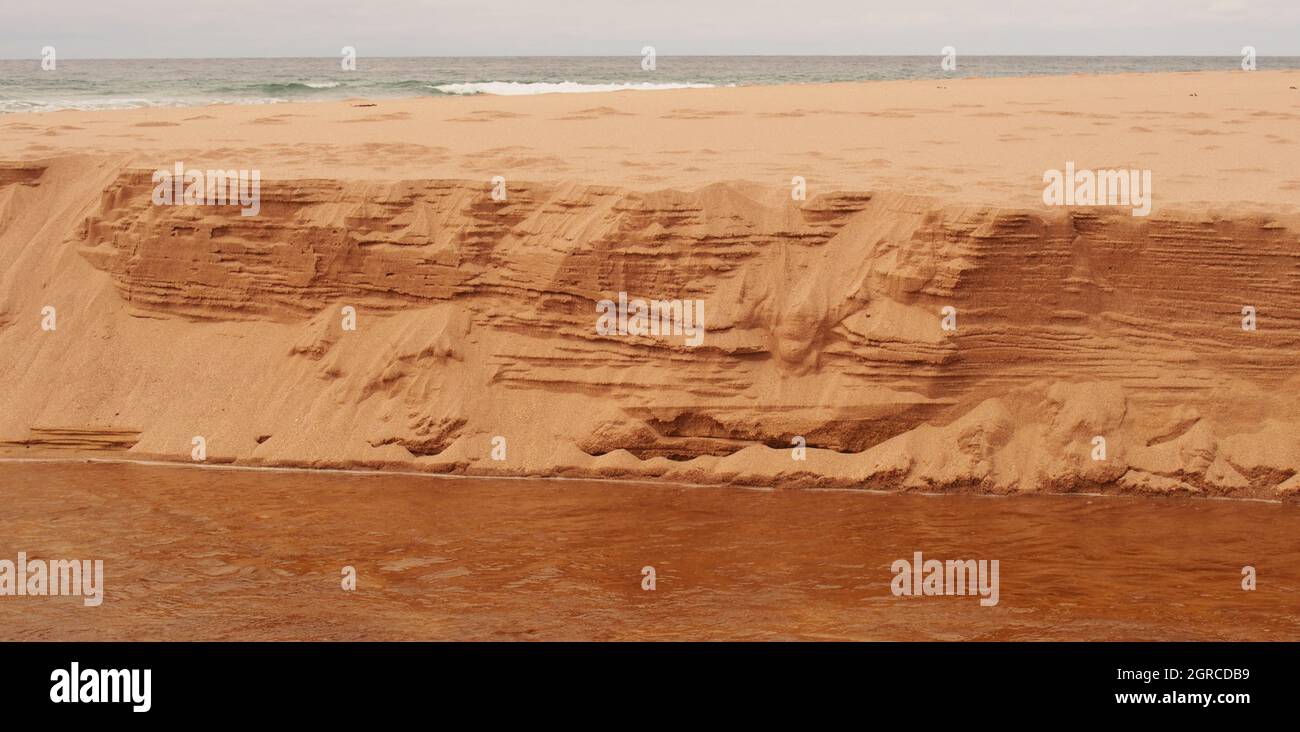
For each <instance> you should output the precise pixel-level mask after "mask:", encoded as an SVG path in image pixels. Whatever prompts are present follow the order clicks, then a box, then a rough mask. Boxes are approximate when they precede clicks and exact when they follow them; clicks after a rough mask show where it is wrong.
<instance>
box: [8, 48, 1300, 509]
mask: <svg viewBox="0 0 1300 732" xmlns="http://www.w3.org/2000/svg"><path fill="white" fill-rule="evenodd" d="M1298 86H1300V72H1283V71H1277V72H1270V71H1259V72H1252V73H1246V72H1234V73H1227V72H1225V73H1186V74H1134V75H1123V76H1106V77H1086V76H1073V77H1049V78H1005V79H962V80H942V81H934V80H926V81H897V82H873V83H861V84H829V85H808V86H786V87H737V88H717V89H695V90H675V91H658V92H620V93H608V94H562V95H546V96H533V97H465V98H427V99H409V100H374V101H369V102H367V101H362V100H354V101H348V102H337V103H336V102H328V103H307V104H280V105H264V106H209V107H197V108H175V109H142V110H131V111H114V112H76V111H65V112H54V113H46V114H37V115H7V116H3V117H0V132H2V133H3V134H2V135H0V160H3V161H5V162H3V163H2V164H0V373H3V374H4V378H3V379H0V404H2V405H3V410H0V443H3V445H0V454H4V455H7V456H23V455H69V456H83V455H91V454H94V455H104V456H114V457H127V458H139V459H166V460H182V461H189V460H191V459H192V458H193V454H192V450H193V445H194V438H195V437H202V438H203V444H204V446H205V448H206V455H204V459H205V460H207V461H210V462H235V463H239V464H245V465H293V466H304V467H339V468H354V467H370V468H387V469H401V470H417V471H428V472H441V473H457V474H471V475H486V476H490V475H510V476H568V477H584V478H641V479H644V478H657V479H662V480H672V481H683V482H693V483H738V484H753V485H776V486H818V487H869V488H881V489H891V490H892V489H905V490H936V491H943V490H949V491H976V492H994V493H1012V492H1039V491H1081V490H1082V491H1099V492H1154V493H1180V494H1194V495H1233V496H1249V497H1259V498H1269V499H1276V498H1286V497H1288V496H1292V495H1294V494H1295V493H1296V492H1297V490H1300V478H1297V477H1296V476H1297V475H1300V429H1298V428H1300V424H1298V422H1300V417H1297V416H1296V415H1298V414H1300V389H1297V388H1296V387H1297V386H1298V385H1300V384H1298V383H1297V378H1298V377H1297V374H1296V372H1295V369H1294V364H1295V361H1296V356H1295V354H1296V353H1297V349H1300V266H1298V265H1300V262H1298V260H1297V257H1298V256H1300V212H1298V211H1297V204H1300V125H1297V121H1298V120H1300V91H1298V90H1297V88H1296V87H1298ZM177 162H182V163H183V164H184V166H185V167H187V168H199V169H208V168H215V169H222V170H256V171H258V173H259V174H260V180H261V191H260V192H261V201H260V210H259V211H258V214H257V215H256V216H241V215H240V212H239V209H238V208H237V207H230V206H224V207H219V206H156V205H153V204H152V202H151V193H152V191H153V188H154V184H153V181H152V179H151V175H152V173H153V171H155V170H158V169H162V170H171V169H172V168H173V166H174V165H175V164H176V163H177ZM1070 162H1072V163H1073V164H1074V165H1075V166H1076V167H1077V168H1090V169H1130V168H1131V169H1141V170H1149V171H1151V176H1152V192H1153V205H1152V209H1151V213H1150V215H1149V216H1145V217H1141V216H1133V215H1132V213H1131V211H1130V209H1129V207H1126V206H1114V207H1085V206H1075V207H1063V206H1057V207H1052V206H1047V205H1044V203H1043V200H1042V193H1043V175H1044V172H1045V171H1047V170H1056V169H1064V168H1065V166H1066V164H1067V163H1070ZM496 176H501V177H502V178H504V181H505V183H504V185H505V190H506V194H507V195H506V198H505V200H495V199H494V198H493V196H492V192H493V187H494V186H493V183H492V182H491V181H492V179H493V178H494V177H496ZM795 176H801V177H802V178H804V179H805V181H806V185H807V199H806V200H792V198H791V195H790V194H791V179H792V178H793V177H795ZM620 292H626V293H628V295H629V297H632V298H646V299H683V300H688V299H698V300H703V301H704V303H705V304H704V308H705V314H706V328H707V334H706V335H705V337H704V339H703V342H702V344H701V345H699V346H698V347H691V346H689V345H686V344H685V343H683V341H682V339H681V337H680V336H678V337H661V338H649V337H609V336H602V335H599V334H598V333H597V332H596V330H595V327H594V326H595V321H596V315H597V313H596V303H597V302H598V301H600V300H602V299H617V298H618V294H619V293H620ZM47 307H51V308H53V309H54V310H53V312H54V313H55V314H56V327H55V329H54V330H43V329H42V324H43V323H45V324H46V325H48V321H49V318H48V312H49V311H46V310H45V308H47ZM345 307H351V308H355V312H356V324H357V327H356V330H355V331H351V330H344V329H343V327H342V324H343V319H344V313H343V308H345ZM948 307H951V308H954V309H955V311H954V312H955V313H956V330H955V331H952V330H944V329H943V328H942V327H941V318H942V315H941V313H942V312H943V311H944V308H948ZM1244 307H1252V308H1255V313H1256V316H1257V323H1258V327H1257V329H1256V330H1253V331H1251V330H1243V327H1242V318H1243V308H1244ZM1098 438H1100V439H1102V440H1104V446H1105V452H1104V455H1103V456H1102V457H1100V458H1099V457H1098V455H1099V453H1098V452H1097V448H1098V444H1099V443H1098V442H1097V440H1098ZM800 439H802V442H803V443H804V444H806V446H807V448H808V449H807V452H806V454H805V455H800V454H799V453H798V452H792V449H791V448H792V445H796V444H798V443H799V441H800ZM494 448H496V449H495V452H494ZM502 448H504V449H502ZM798 457H804V458H805V459H795V458H798ZM498 458H500V459H498Z"/></svg>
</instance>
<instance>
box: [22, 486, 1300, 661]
mask: <svg viewBox="0 0 1300 732" xmlns="http://www.w3.org/2000/svg"><path fill="white" fill-rule="evenodd" d="M1296 537H1300V509H1298V508H1297V506H1295V505H1278V504H1266V503H1256V502H1241V501H1206V500H1199V501H1198V500H1188V499H1179V500H1174V499H1167V500H1157V499H1128V498H1090V497H1082V496H1061V497H1043V496H1035V497H1020V498H982V497H976V496H960V495H956V496H920V495H879V494H868V493H850V492H810V491H753V490H742V489H730V488H683V487H677V486H667V485H632V484H611V483H594V482H577V481H518V480H477V479H475V480H468V479H467V480H449V479H439V478H423V477H416V476H404V475H347V474H338V473H299V472H263V471H236V470H216V469H193V468H186V467H164V466H142V465H127V464H74V463H43V464H38V463H7V464H0V559H10V560H13V559H16V557H17V553H18V552H20V551H23V552H26V553H27V554H28V556H29V557H32V558H41V559H50V558H55V559H59V558H67V559H73V558H76V559H103V560H104V562H105V586H106V587H105V592H104V602H103V604H102V605H101V606H100V607H97V608H88V607H83V605H82V603H81V600H80V598H76V597H13V596H10V597H0V638H3V639H5V640H24V639H31V640H37V639H39V640H92V639H93V640H146V639H148V640H153V639H161V640H218V639H220V640H272V639H300V640H316V639H321V640H347V639H374V640H381V639H383V640H391V639H401V640H446V639H465V640H483V639H487V640H498V639H499V640H506V639H548V640H550V639H556V640H559V639H594V640H613V639H634V640H649V639H654V640H768V639H836V640H840V639H844V640H848V639H862V640H1033V639H1060V640H1164V639H1170V640H1172V639H1190V640H1195V639H1248V640H1283V639H1285V640H1297V639H1300V541H1297V539H1296ZM915 551H922V552H924V554H925V556H926V557H927V558H936V559H967V558H974V559H997V560H999V562H1000V601H999V603H998V605H997V606H995V607H981V606H980V604H979V602H978V598H977V597H923V598H917V597H895V596H893V594H892V593H891V591H890V580H891V578H892V576H893V575H892V574H891V572H890V565H891V563H892V562H893V561H894V560H895V559H911V557H912V553H913V552H915ZM345 565H351V566H354V567H355V568H356V570H357V573H358V580H357V581H358V586H357V589H356V590H355V591H354V592H345V591H343V590H342V589H341V587H340V577H341V575H340V573H341V569H342V567H344V566H345ZM1244 565H1252V566H1254V567H1256V568H1257V570H1258V576H1259V584H1258V587H1259V588H1258V590H1256V591H1254V592H1246V591H1243V590H1242V589H1241V570H1242V567H1243V566H1244ZM645 566H653V567H654V568H655V569H656V572H657V589H655V590H654V591H645V590H643V589H641V582H642V574H641V569H642V567H645Z"/></svg>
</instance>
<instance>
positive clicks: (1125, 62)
mask: <svg viewBox="0 0 1300 732" xmlns="http://www.w3.org/2000/svg"><path fill="white" fill-rule="evenodd" d="M340 60H341V59H340V57H334V58H260V59H257V58H254V59H78V58H62V57H57V58H56V63H55V68H54V69H53V70H45V69H42V67H41V60H40V58H38V57H36V56H33V57H32V58H31V59H26V60H0V113H4V112H46V111H53V110H58V109H115V108H135V107H158V106H162V107H170V106H192V105H201V104H256V103H275V102H290V101H307V100H338V99H349V98H358V97H364V98H369V99H382V98H391V97H417V96H442V95H448V94H456V95H462V94H547V93H557V92H558V93H574V92H594V91H616V90H621V89H639V90H651V89H672V88H681V87H698V86H706V87H707V86H753V85H762V84H807V83H821V82H843V81H864V80H890V79H937V78H950V77H964V76H979V77H990V76H1041V75H1059V74H1115V73H1125V72H1181V71H1234V70H1239V69H1240V68H1241V57H1240V56H1222V57H1218V56H964V55H963V56H960V57H959V58H958V60H957V67H956V69H954V70H951V71H945V70H943V69H942V68H941V67H940V56H939V54H938V49H936V53H935V55H932V56H660V57H658V58H657V59H656V62H655V69H654V71H646V70H644V69H643V68H642V67H641V62H642V57H641V56H636V55H629V56H491V57H460V58H458V57H448V56H443V57H429V58H368V57H364V56H363V57H361V58H358V59H357V66H356V69H355V70H347V71H345V70H343V68H342V64H341V63H340ZM1257 65H1258V68H1259V69H1261V70H1267V69H1296V68H1300V57H1294V56H1267V57H1265V56H1261V57H1259V58H1258V59H1257Z"/></svg>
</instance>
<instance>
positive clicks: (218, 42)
mask: <svg viewBox="0 0 1300 732" xmlns="http://www.w3.org/2000/svg"><path fill="white" fill-rule="evenodd" d="M47 45H48V46H54V47H55V48H57V50H58V53H59V56H60V58H167V57H198V58H204V57H238V56H337V55H338V53H339V48H340V47H342V46H345V45H351V46H355V47H356V48H357V50H358V53H359V54H360V55H362V56H456V55H552V54H558V55H569V54H571V55H593V54H595V55H607V54H608V55H623V54H629V55H636V54H638V53H639V52H640V49H641V47H642V46H645V45H653V46H655V48H656V49H657V51H658V53H659V54H660V55H665V56H671V55H675V54H749V53H759V54H781V53H789V54H805V53H813V54H900V53H902V54H926V55H929V54H936V53H938V52H939V49H940V48H942V47H943V46H948V45H951V46H955V47H956V48H957V50H958V52H959V53H963V54H999V53H1005V54H1019V53H1032V54H1049V55H1057V54H1079V55H1091V54H1126V55H1127V54H1131V55H1161V54H1172V55H1179V54H1186V55H1223V56H1233V55H1238V54H1239V52H1240V50H1241V47H1242V46H1246V45H1250V46H1255V48H1256V49H1257V50H1258V52H1259V54H1260V55H1262V56H1269V55H1291V56H1294V55H1300V0H1145V1H1144V0H1056V1H1055V2H1053V1H1052V0H1004V1H1002V2H995V1H993V0H780V1H776V2H774V1H772V0H641V1H635V0H372V1H371V2H362V1H361V0H356V1H354V2H343V1H341V0H218V1H217V2H191V3H165V2H159V1H158V0H108V1H106V0H45V1H36V0H6V2H4V3H3V5H0V58H38V57H39V55H40V49H41V47H42V46H47Z"/></svg>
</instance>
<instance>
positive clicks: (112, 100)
mask: <svg viewBox="0 0 1300 732" xmlns="http://www.w3.org/2000/svg"><path fill="white" fill-rule="evenodd" d="M287 101H289V100H287V99H279V98H275V97H258V98H253V99H127V98H120V97H104V98H86V99H40V100H37V99H0V114H7V113H11V112H58V111H60V110H65V109H74V110H80V111H83V112H92V111H99V110H110V109H144V108H147V107H199V106H204V105H208V104H279V103H281V102H287Z"/></svg>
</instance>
